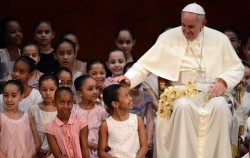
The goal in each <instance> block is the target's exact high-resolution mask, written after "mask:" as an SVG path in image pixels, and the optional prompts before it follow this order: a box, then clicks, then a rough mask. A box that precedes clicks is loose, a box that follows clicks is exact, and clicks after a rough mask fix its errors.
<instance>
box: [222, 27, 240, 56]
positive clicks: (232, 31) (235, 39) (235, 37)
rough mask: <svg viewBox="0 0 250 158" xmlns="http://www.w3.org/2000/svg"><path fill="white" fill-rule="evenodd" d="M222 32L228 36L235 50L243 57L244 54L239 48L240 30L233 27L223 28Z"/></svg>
mask: <svg viewBox="0 0 250 158" xmlns="http://www.w3.org/2000/svg"><path fill="white" fill-rule="evenodd" d="M223 33H224V34H225V35H226V36H227V37H228V38H229V40H230V42H231V44H232V46H233V48H234V50H235V52H236V53H237V55H238V56H239V58H241V59H242V60H243V59H244V55H243V54H242V52H241V50H240V48H241V36H240V31H239V30H238V29H236V28H233V27H228V28H225V29H224V31H223Z"/></svg>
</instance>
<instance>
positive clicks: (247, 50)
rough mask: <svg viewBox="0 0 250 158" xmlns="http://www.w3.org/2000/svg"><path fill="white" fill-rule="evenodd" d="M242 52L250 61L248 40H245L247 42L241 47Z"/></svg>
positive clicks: (249, 43)
mask: <svg viewBox="0 0 250 158" xmlns="http://www.w3.org/2000/svg"><path fill="white" fill-rule="evenodd" d="M243 52H244V54H245V56H246V58H247V60H248V61H250V40H248V41H247V44H246V45H245V46H244V47H243Z"/></svg>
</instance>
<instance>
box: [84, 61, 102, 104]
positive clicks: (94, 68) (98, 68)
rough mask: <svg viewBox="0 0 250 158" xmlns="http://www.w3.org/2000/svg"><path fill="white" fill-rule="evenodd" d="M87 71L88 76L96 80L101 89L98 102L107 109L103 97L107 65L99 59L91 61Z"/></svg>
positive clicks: (88, 63)
mask: <svg viewBox="0 0 250 158" xmlns="http://www.w3.org/2000/svg"><path fill="white" fill-rule="evenodd" d="M86 70H87V73H88V75H90V76H91V77H93V78H94V79H95V80H96V82H97V86H98V88H99V98H97V101H98V102H100V103H101V105H102V107H104V108H105V105H104V102H103V97H102V91H103V87H102V85H103V83H104V81H105V79H106V70H105V64H104V63H103V62H102V61H101V60H99V59H91V60H89V61H88V62H87V66H86Z"/></svg>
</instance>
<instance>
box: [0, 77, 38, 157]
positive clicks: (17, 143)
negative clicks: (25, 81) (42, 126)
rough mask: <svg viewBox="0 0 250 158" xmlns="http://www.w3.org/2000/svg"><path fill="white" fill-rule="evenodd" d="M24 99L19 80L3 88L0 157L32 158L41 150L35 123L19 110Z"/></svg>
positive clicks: (8, 83)
mask: <svg viewBox="0 0 250 158" xmlns="http://www.w3.org/2000/svg"><path fill="white" fill-rule="evenodd" d="M22 98H23V86H22V84H21V83H20V82H19V81H17V80H9V81H7V82H6V83H5V84H4V86H3V102H4V104H5V105H6V107H5V110H4V112H3V113H1V114H0V116H1V117H0V130H1V132H0V157H1V158H23V157H27V158H32V157H34V156H35V155H36V151H38V150H39V147H40V141H39V137H38V134H37V131H36V128H35V124H34V121H33V119H32V117H31V116H30V115H29V114H28V113H24V112H22V111H20V110H19V109H18V105H19V103H20V101H21V100H22Z"/></svg>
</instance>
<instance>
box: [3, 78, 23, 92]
mask: <svg viewBox="0 0 250 158" xmlns="http://www.w3.org/2000/svg"><path fill="white" fill-rule="evenodd" d="M7 85H15V86H17V88H18V90H19V92H20V93H21V94H23V91H24V90H23V85H22V83H21V82H20V81H18V80H9V81H7V82H5V83H4V85H3V91H4V89H5V88H6V86H7Z"/></svg>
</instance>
